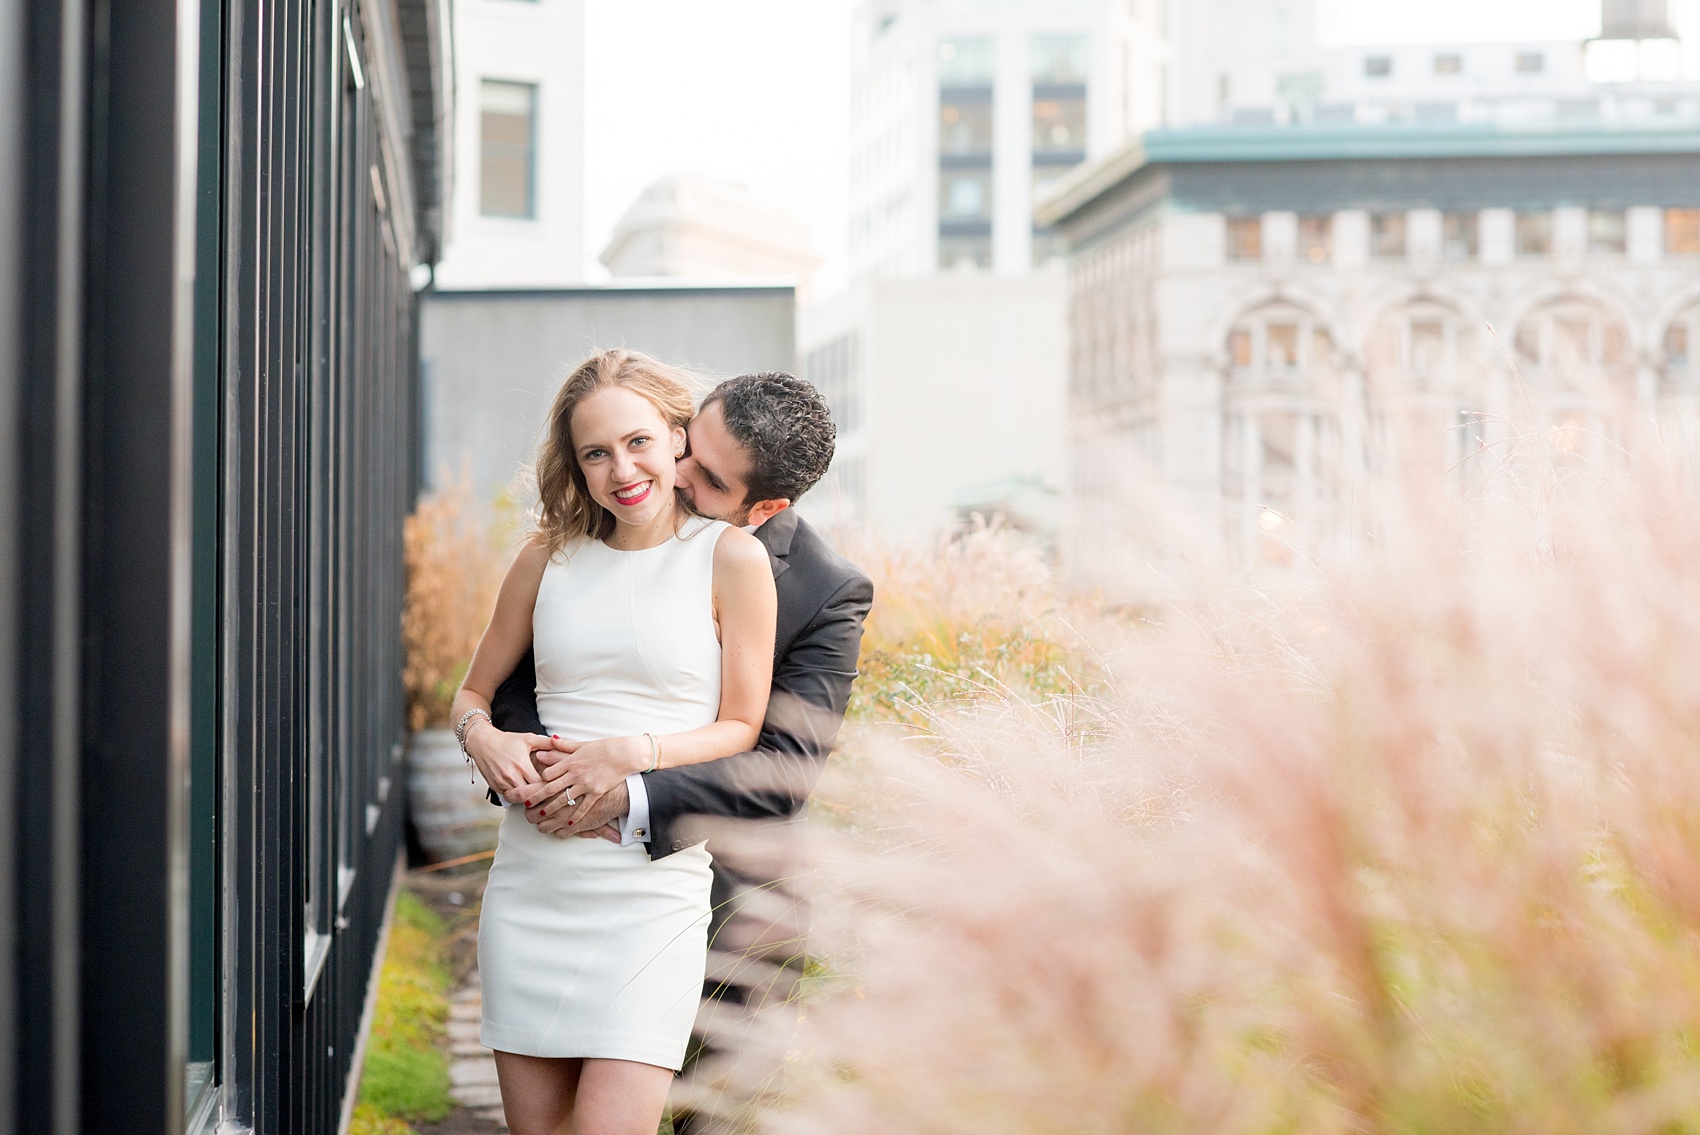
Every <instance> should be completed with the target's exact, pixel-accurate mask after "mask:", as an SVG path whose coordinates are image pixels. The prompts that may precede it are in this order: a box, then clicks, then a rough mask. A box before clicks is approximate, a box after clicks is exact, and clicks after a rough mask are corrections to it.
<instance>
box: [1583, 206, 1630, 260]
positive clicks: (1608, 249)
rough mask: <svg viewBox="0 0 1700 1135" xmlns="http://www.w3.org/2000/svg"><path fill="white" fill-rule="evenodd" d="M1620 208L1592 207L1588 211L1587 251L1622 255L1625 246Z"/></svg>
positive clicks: (1622, 217)
mask: <svg viewBox="0 0 1700 1135" xmlns="http://www.w3.org/2000/svg"><path fill="white" fill-rule="evenodd" d="M1625 229H1626V226H1625V223H1624V213H1623V210H1622V209H1593V210H1590V211H1589V213H1588V252H1589V253H1590V254H1591V255H1594V256H1622V255H1623V251H1624V248H1625V241H1626V237H1625Z"/></svg>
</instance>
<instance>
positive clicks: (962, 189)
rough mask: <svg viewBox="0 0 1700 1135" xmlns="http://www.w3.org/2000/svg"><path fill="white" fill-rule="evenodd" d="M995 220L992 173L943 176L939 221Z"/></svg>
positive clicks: (957, 172)
mask: <svg viewBox="0 0 1700 1135" xmlns="http://www.w3.org/2000/svg"><path fill="white" fill-rule="evenodd" d="M991 216H992V173H991V171H990V170H980V169H973V170H962V169H953V170H941V171H940V172H939V221H940V222H941V223H943V222H948V221H985V220H990V219H991Z"/></svg>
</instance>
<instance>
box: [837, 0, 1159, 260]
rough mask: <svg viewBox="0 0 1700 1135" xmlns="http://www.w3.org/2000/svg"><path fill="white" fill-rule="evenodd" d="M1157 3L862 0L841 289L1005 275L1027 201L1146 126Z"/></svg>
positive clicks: (1019, 245) (1029, 250)
mask: <svg viewBox="0 0 1700 1135" xmlns="http://www.w3.org/2000/svg"><path fill="white" fill-rule="evenodd" d="M1162 7H1163V0H1001V2H998V0H994V2H990V3H978V4H959V3H949V2H945V0H869V2H867V3H864V4H862V5H860V6H859V7H858V8H857V9H856V12H855V16H854V29H853V33H852V51H853V56H852V76H853V77H852V83H853V88H852V95H851V140H850V145H851V154H850V269H851V275H852V277H853V278H854V277H860V276H880V277H896V276H923V275H930V274H932V273H933V272H935V271H937V270H939V269H941V268H942V269H944V270H947V271H954V270H972V269H979V270H991V271H995V272H997V273H998V274H999V275H1003V276H1019V275H1023V274H1025V273H1026V272H1027V270H1028V269H1029V267H1030V266H1032V265H1033V264H1034V263H1036V262H1043V261H1044V260H1045V259H1047V258H1048V257H1050V256H1051V255H1053V253H1054V246H1053V243H1052V241H1051V238H1050V236H1049V234H1048V233H1043V232H1040V233H1035V232H1034V230H1033V221H1032V218H1033V202H1034V200H1035V198H1036V197H1037V196H1038V195H1040V194H1041V193H1042V192H1043V191H1044V189H1045V188H1046V187H1047V186H1048V185H1049V184H1051V183H1052V182H1054V181H1055V180H1056V179H1057V178H1058V177H1060V176H1061V175H1062V174H1063V173H1065V172H1067V171H1068V170H1069V169H1071V168H1073V167H1074V166H1076V165H1079V164H1080V163H1081V162H1083V161H1086V160H1087V159H1089V158H1095V157H1099V156H1102V155H1104V154H1107V153H1109V152H1111V151H1112V150H1114V149H1115V148H1116V147H1117V146H1119V145H1120V144H1121V143H1122V142H1123V141H1124V140H1125V139H1126V138H1127V137H1128V136H1130V135H1131V134H1134V133H1137V132H1139V131H1141V130H1144V129H1147V128H1149V127H1152V126H1156V125H1158V124H1160V122H1161V121H1162V104H1163V93H1162V74H1163V57H1164V54H1165V49H1164V46H1163V43H1162V40H1161V8H1162Z"/></svg>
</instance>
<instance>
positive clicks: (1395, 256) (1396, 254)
mask: <svg viewBox="0 0 1700 1135" xmlns="http://www.w3.org/2000/svg"><path fill="white" fill-rule="evenodd" d="M1369 250H1370V255H1371V256H1373V257H1375V258H1376V259H1378V260H1402V259H1404V256H1405V214H1403V213H1376V214H1375V215H1374V216H1372V217H1371V218H1370V220H1369Z"/></svg>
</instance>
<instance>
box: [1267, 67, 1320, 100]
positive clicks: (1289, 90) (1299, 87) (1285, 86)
mask: <svg viewBox="0 0 1700 1135" xmlns="http://www.w3.org/2000/svg"><path fill="white" fill-rule="evenodd" d="M1327 93H1328V80H1327V78H1326V77H1324V76H1323V75H1320V74H1318V73H1317V72H1315V71H1304V72H1300V73H1298V74H1295V75H1280V76H1277V77H1276V79H1275V97H1276V99H1278V100H1279V101H1281V102H1284V103H1286V104H1287V105H1288V106H1291V107H1304V108H1306V109H1309V108H1311V107H1314V106H1315V105H1316V104H1317V103H1319V102H1321V101H1322V96H1323V95H1325V94H1327Z"/></svg>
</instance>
